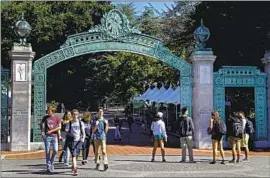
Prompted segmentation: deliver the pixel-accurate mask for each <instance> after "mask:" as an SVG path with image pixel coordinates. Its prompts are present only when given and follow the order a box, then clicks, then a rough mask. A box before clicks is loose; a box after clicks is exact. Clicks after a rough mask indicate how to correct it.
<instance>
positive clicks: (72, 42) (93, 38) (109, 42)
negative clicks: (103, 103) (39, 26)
mask: <svg viewBox="0 0 270 178" xmlns="http://www.w3.org/2000/svg"><path fill="white" fill-rule="evenodd" d="M106 51H125V52H132V53H137V54H141V55H145V56H150V57H153V58H155V59H157V60H160V61H163V62H164V63H166V64H168V65H169V66H171V67H174V68H175V69H177V70H179V71H180V86H181V94H180V101H181V106H182V107H188V108H189V110H190V111H191V109H192V107H191V106H192V65H191V64H190V63H188V62H186V61H185V60H183V59H181V58H179V57H178V56H175V55H174V54H172V53H170V52H169V50H168V49H167V48H166V47H164V46H163V43H162V41H161V40H159V39H157V38H155V37H151V36H148V35H145V34H142V33H141V32H140V31H139V30H138V29H136V28H134V27H131V26H130V25H129V21H128V19H127V17H126V16H125V15H124V14H122V13H121V12H120V11H119V10H117V9H113V10H111V11H109V12H108V13H106V14H105V15H104V17H103V18H102V19H101V24H100V25H97V26H95V27H93V28H91V29H90V30H89V31H88V32H83V33H78V34H75V35H71V36H69V37H68V39H67V40H66V42H65V44H64V45H62V46H61V48H60V49H58V50H56V51H54V52H52V53H50V54H48V55H46V56H44V57H42V58H40V59H38V60H37V61H35V63H34V76H35V77H34V133H33V139H34V141H35V142H36V141H40V140H41V135H40V132H39V127H38V123H39V122H40V120H41V119H42V117H43V116H44V115H45V114H46V113H45V111H46V78H47V77H46V75H47V69H48V68H49V67H51V66H54V65H56V64H58V63H60V62H62V61H65V60H68V59H70V58H73V57H76V56H81V55H84V54H89V53H95V52H106Z"/></svg>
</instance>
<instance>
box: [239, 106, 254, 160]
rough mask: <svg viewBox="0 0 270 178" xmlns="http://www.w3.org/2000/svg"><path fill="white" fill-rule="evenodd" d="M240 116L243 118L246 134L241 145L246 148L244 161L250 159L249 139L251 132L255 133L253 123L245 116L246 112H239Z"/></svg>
mask: <svg viewBox="0 0 270 178" xmlns="http://www.w3.org/2000/svg"><path fill="white" fill-rule="evenodd" d="M239 117H240V118H241V120H242V123H243V130H244V134H243V137H242V140H241V147H242V148H244V150H245V159H243V161H249V148H248V140H249V136H250V134H253V133H254V128H253V123H252V122H251V121H250V120H248V119H247V118H246V117H245V114H244V112H242V111H241V112H239Z"/></svg>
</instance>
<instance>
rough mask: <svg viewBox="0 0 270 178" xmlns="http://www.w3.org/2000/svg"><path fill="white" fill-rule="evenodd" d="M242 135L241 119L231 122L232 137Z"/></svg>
mask: <svg viewBox="0 0 270 178" xmlns="http://www.w3.org/2000/svg"><path fill="white" fill-rule="evenodd" d="M243 135H244V129H243V124H242V122H241V121H236V122H233V135H232V136H233V137H236V138H242V137H243Z"/></svg>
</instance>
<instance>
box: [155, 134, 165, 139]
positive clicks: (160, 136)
mask: <svg viewBox="0 0 270 178" xmlns="http://www.w3.org/2000/svg"><path fill="white" fill-rule="evenodd" d="M163 138H164V136H163V135H154V139H156V140H162V139H163Z"/></svg>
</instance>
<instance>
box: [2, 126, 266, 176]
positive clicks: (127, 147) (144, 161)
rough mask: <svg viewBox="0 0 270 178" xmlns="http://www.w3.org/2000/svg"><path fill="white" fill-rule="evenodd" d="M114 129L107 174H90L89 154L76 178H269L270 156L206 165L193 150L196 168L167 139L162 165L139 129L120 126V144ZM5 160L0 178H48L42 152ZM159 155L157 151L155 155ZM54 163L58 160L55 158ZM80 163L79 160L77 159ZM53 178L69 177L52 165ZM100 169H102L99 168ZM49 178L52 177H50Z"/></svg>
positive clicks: (204, 154) (206, 156)
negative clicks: (0, 177) (164, 159)
mask: <svg viewBox="0 0 270 178" xmlns="http://www.w3.org/2000/svg"><path fill="white" fill-rule="evenodd" d="M114 129H115V128H114V127H113V125H112V124H111V127H110V130H109V133H108V147H107V150H108V155H109V170H108V171H107V172H102V171H96V170H94V167H95V165H94V163H93V151H92V149H91V150H90V157H89V159H88V161H89V163H88V164H87V165H81V164H80V161H79V175H78V177H89V176H91V177H217V176H225V175H226V177H270V166H269V163H270V153H269V152H252V153H251V155H252V156H251V162H249V163H246V162H241V163H239V164H230V163H228V161H229V160H230V159H231V151H226V165H221V164H219V162H218V163H217V164H216V165H210V164H209V162H210V161H211V159H212V156H211V154H212V151H211V150H201V149H200V150H197V149H194V155H195V160H196V161H197V163H196V164H189V163H184V164H183V163H179V161H180V159H181V156H180V151H181V150H180V149H179V148H174V147H173V146H171V145H172V144H171V143H175V142H177V141H179V140H178V139H177V138H174V137H169V142H168V144H167V148H166V155H167V156H166V160H167V162H166V163H162V162H160V160H161V157H160V156H157V157H156V160H157V162H154V163H152V162H150V160H151V156H150V155H151V152H152V143H151V141H150V138H149V136H147V135H144V134H141V133H140V126H139V125H137V124H134V125H133V133H130V132H129V129H128V128H127V123H126V122H124V125H123V135H122V142H119V141H118V142H115V141H114ZM1 153H2V156H3V154H4V156H5V158H4V159H3V160H2V172H1V173H2V176H3V177H48V174H47V173H46V172H45V169H46V166H45V159H44V151H43V150H39V151H36V152H17V153H15V152H1ZM157 155H160V150H158V151H157ZM57 160H58V158H57ZM79 160H81V158H79ZM55 168H56V169H55V173H53V177H69V176H70V177H71V176H72V172H71V169H70V168H65V167H63V165H62V164H59V163H56V165H55ZM101 169H103V167H101ZM50 176H52V175H50Z"/></svg>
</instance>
